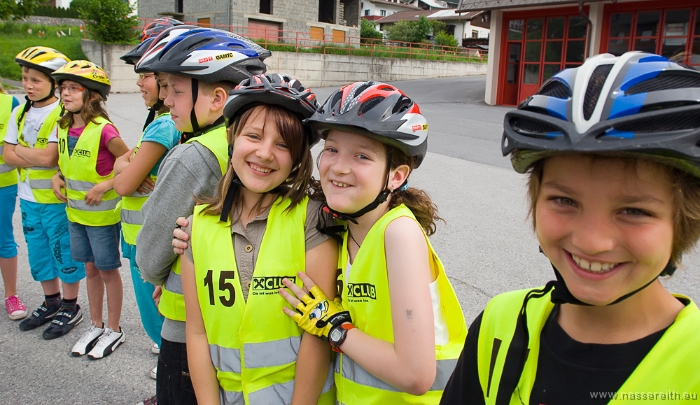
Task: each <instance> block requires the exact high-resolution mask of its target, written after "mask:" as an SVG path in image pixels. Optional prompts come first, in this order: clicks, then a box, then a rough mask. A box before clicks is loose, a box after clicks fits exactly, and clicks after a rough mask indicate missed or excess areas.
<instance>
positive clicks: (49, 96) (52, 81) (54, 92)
mask: <svg viewBox="0 0 700 405" xmlns="http://www.w3.org/2000/svg"><path fill="white" fill-rule="evenodd" d="M51 97H56V82H55V81H54V80H53V79H51V91H50V92H49V95H48V96H46V97H44V98H42V99H41V100H36V101H34V103H43V102H44V101H46V100H50V99H51ZM56 98H58V97H56Z"/></svg>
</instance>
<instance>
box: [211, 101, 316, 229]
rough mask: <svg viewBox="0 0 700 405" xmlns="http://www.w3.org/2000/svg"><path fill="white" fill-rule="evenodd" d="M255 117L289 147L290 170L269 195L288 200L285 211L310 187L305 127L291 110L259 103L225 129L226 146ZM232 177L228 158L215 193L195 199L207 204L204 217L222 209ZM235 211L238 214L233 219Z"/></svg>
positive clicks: (236, 203)
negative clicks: (259, 115) (287, 176)
mask: <svg viewBox="0 0 700 405" xmlns="http://www.w3.org/2000/svg"><path fill="white" fill-rule="evenodd" d="M258 114H265V125H268V124H271V125H274V126H276V127H277V129H278V131H279V132H280V134H281V135H282V139H284V142H285V143H286V144H287V146H288V147H289V153H290V155H291V156H292V162H293V163H292V171H291V173H290V174H289V178H288V179H287V180H286V181H285V182H284V183H282V184H281V185H279V186H277V187H276V188H275V189H273V190H271V191H270V192H269V193H276V194H280V195H282V196H284V198H289V199H290V200H291V204H290V205H289V208H288V209H291V208H293V207H294V206H296V205H297V204H298V203H299V202H301V200H302V199H303V198H304V197H305V196H307V195H308V194H309V191H310V185H311V181H312V179H311V174H312V173H313V164H312V159H311V148H310V147H309V141H308V139H309V137H308V132H307V130H308V129H307V128H305V127H304V125H302V123H301V119H300V117H299V116H297V115H296V114H294V113H292V112H291V111H289V110H287V109H285V108H283V107H279V106H276V105H268V104H262V105H258V106H255V107H252V108H249V109H247V110H245V111H244V112H243V113H241V114H239V115H238V116H237V117H236V119H235V120H234V122H233V124H232V125H231V126H230V127H229V128H228V131H227V138H228V143H229V145H233V141H234V140H235V139H236V138H237V137H238V136H239V135H240V134H241V131H242V130H243V128H244V127H245V126H246V124H247V123H248V121H249V120H251V119H252V118H253V117H255V116H257V115H258ZM235 178H236V172H235V171H234V170H233V166H231V158H230V157H229V159H228V164H227V169H226V173H225V174H224V176H223V177H222V178H221V180H219V183H218V184H217V185H216V194H215V195H214V196H213V197H208V198H201V199H198V202H199V203H203V204H208V205H209V206H208V207H207V208H205V209H204V212H205V213H207V214H212V215H218V214H221V211H222V210H223V206H224V199H225V198H226V193H227V192H228V190H229V188H230V186H231V182H233V180H234V179H235ZM264 197H265V196H264V195H263V196H261V197H260V200H258V203H257V204H256V205H255V206H254V207H253V209H254V210H260V208H261V204H262V200H263V198H264ZM242 203H243V201H242V199H241V195H240V193H236V195H235V196H234V200H233V205H232V206H231V212H229V218H231V219H232V222H233V223H235V222H236V221H238V219H239V217H240V208H241V206H242ZM236 208H238V211H239V215H238V216H234V213H235V211H236Z"/></svg>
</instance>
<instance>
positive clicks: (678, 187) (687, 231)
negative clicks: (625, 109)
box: [528, 154, 700, 266]
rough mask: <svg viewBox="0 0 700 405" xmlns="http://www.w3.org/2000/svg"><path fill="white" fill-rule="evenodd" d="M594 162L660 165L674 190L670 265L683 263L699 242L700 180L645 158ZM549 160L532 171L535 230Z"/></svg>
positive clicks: (531, 213) (530, 183)
mask: <svg viewBox="0 0 700 405" xmlns="http://www.w3.org/2000/svg"><path fill="white" fill-rule="evenodd" d="M590 156H592V157H593V158H594V159H617V160H622V161H623V162H624V163H625V165H626V167H627V168H630V169H633V170H636V167H637V162H639V160H646V161H648V162H651V163H653V164H655V165H657V166H658V167H659V168H660V169H661V170H662V171H663V174H664V176H665V178H666V182H667V183H668V186H669V187H670V188H671V190H673V205H674V214H673V243H672V246H673V248H672V252H671V263H672V264H674V265H676V266H678V265H680V264H681V258H682V256H683V254H685V253H688V252H689V251H690V250H691V249H692V248H693V246H695V243H696V242H697V241H698V239H700V179H699V178H697V177H695V176H693V175H691V174H689V173H687V172H685V171H683V170H680V169H676V168H674V167H671V166H668V165H665V164H661V163H658V162H656V161H654V160H651V159H645V158H644V157H630V156H615V155H607V154H606V155H598V154H593V155H590ZM545 160H546V159H542V160H539V161H537V162H535V163H534V164H533V165H532V167H531V168H530V170H529V176H530V177H529V179H528V197H529V200H530V209H529V212H528V216H530V217H532V227H533V229H535V228H536V225H537V224H536V219H535V210H536V209H537V198H538V197H539V195H540V189H541V187H542V174H543V172H544V162H545Z"/></svg>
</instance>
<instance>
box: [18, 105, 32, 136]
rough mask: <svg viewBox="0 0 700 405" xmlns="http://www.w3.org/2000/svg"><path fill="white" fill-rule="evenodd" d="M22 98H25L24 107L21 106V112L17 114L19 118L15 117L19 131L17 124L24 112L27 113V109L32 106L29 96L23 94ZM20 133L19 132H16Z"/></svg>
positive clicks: (22, 117)
mask: <svg viewBox="0 0 700 405" xmlns="http://www.w3.org/2000/svg"><path fill="white" fill-rule="evenodd" d="M24 99H25V100H27V101H26V102H25V103H24V108H22V112H21V113H20V114H19V118H18V119H17V130H18V131H19V125H20V123H21V122H22V120H23V119H24V116H25V114H27V111H29V109H30V108H32V101H31V100H29V97H27V96H24ZM18 135H21V134H18Z"/></svg>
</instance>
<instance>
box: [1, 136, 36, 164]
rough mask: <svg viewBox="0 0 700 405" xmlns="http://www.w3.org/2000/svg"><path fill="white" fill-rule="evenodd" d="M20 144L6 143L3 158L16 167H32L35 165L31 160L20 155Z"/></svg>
mask: <svg viewBox="0 0 700 405" xmlns="http://www.w3.org/2000/svg"><path fill="white" fill-rule="evenodd" d="M18 146H20V145H13V144H11V143H7V142H6V143H5V149H3V152H2V158H3V159H4V160H5V163H7V164H8V165H10V166H14V167H32V166H34V165H33V164H31V163H30V162H28V161H27V159H24V158H23V157H21V156H19V155H18V154H17V152H16V150H17V147H18Z"/></svg>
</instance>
